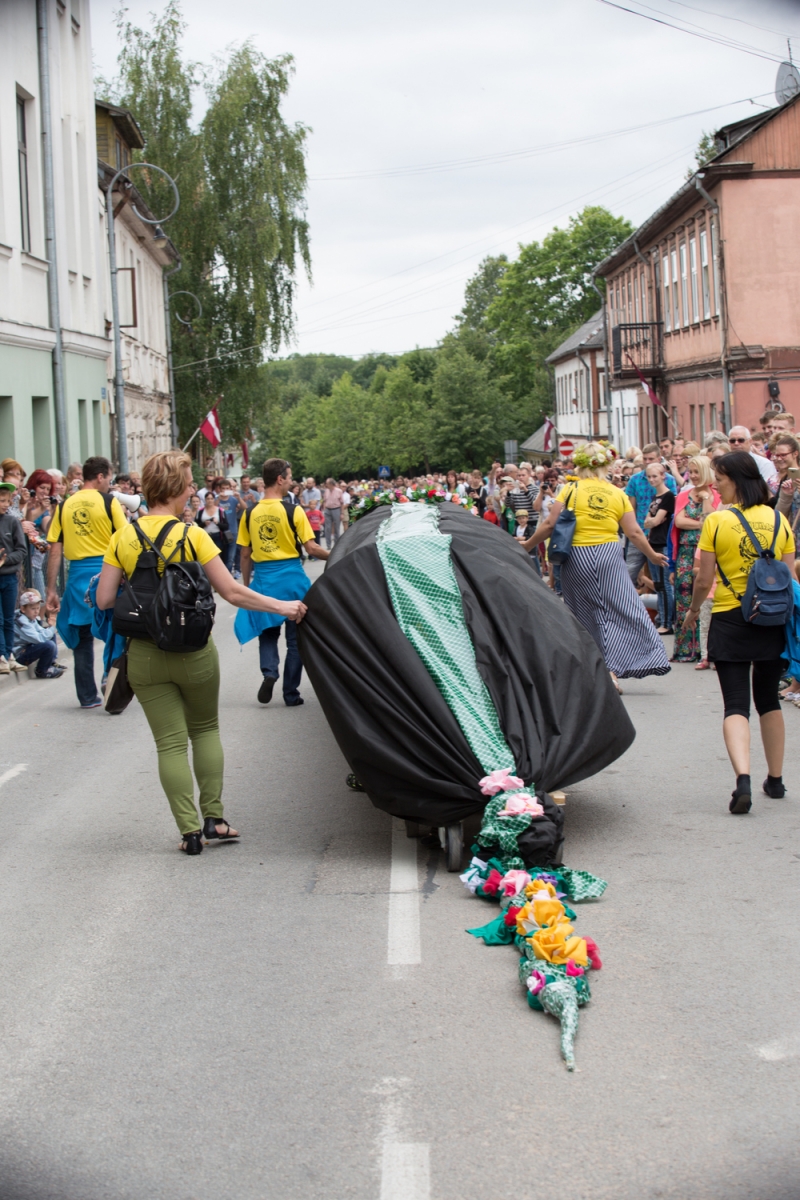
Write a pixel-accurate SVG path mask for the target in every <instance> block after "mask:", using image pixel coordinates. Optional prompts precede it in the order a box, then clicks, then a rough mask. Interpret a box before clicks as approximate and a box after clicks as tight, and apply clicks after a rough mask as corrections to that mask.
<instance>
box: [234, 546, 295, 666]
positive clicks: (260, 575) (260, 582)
mask: <svg viewBox="0 0 800 1200" xmlns="http://www.w3.org/2000/svg"><path fill="white" fill-rule="evenodd" d="M250 587H251V588H252V589H253V591H254V592H258V593H259V594H260V595H262V596H272V598H273V599H274V600H304V599H305V595H306V592H307V591H308V589H309V588H310V587H311V580H310V579H309V578H308V576H307V575H306V573H305V571H304V570H303V565H302V563H301V562H300V559H299V558H279V559H277V560H275V561H273V562H260V563H254V564H253V577H252V579H251V580H250ZM285 620H286V618H285V617H281V616H279V615H278V614H277V613H265V612H251V611H250V610H249V609H246V608H240V609H239V611H238V612H237V614H236V620H235V621H234V622H233V632H234V633H235V634H236V637H237V638H238V639H239V642H240V643H241V645H242V646H244V644H245V643H246V642H249V641H252V639H253V638H255V637H258V635H259V634H260V633H263V631H264V630H265V629H272V628H274V626H276V625H282V624H283V622H284V621H285Z"/></svg>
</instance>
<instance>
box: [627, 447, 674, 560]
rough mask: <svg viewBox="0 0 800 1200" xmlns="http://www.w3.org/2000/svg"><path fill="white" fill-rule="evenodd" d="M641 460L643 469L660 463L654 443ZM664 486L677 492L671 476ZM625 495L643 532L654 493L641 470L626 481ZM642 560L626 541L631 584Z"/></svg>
mask: <svg viewBox="0 0 800 1200" xmlns="http://www.w3.org/2000/svg"><path fill="white" fill-rule="evenodd" d="M642 459H643V462H644V467H645V469H646V468H647V467H649V466H650V464H651V463H657V462H659V461H660V459H661V451H660V450H659V448H658V446H657V445H656V444H655V442H650V443H649V444H648V445H647V446H645V447H644V449H643V450H642ZM666 484H667V487H668V488H669V489H670V491H671V492H677V490H678V485H677V483H676V481H675V480H674V479H673V477H672V475H667V476H666ZM625 494H626V495H627V496H628V497H629V499H631V500H632V501H633V506H634V514H635V516H636V523H637V524H638V526H639V528H640V529H642V530H643V529H644V522H645V517H646V516H647V514H648V513H649V512H650V505H651V504H652V503H653V499H654V498H655V491H654V490H653V488H652V487H651V486H650V484H649V483H648V481H647V476H646V475H645V472H644V471H643V470H642V471H637V472H636V474H635V475H632V476H631V478H630V480H629V481H628V486H627V487H626V488H625ZM644 560H645V555H644V552H643V551H642V550H641V549H640V548H639V546H638V544H637V545H633V544H631V542H630V540H628V543H627V545H626V547H625V561H626V563H627V565H628V574H629V575H630V577H631V581H632V582H633V583H636V580H637V579H638V578H639V572H640V571H641V569H642V567H643V566H644Z"/></svg>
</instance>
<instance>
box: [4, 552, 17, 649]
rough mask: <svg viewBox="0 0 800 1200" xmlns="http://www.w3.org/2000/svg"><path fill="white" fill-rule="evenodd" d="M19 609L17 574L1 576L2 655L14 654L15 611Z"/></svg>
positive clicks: (14, 572)
mask: <svg viewBox="0 0 800 1200" xmlns="http://www.w3.org/2000/svg"><path fill="white" fill-rule="evenodd" d="M16 607H17V572H16V571H12V572H11V573H10V574H8V575H0V654H2V656H3V658H8V657H9V656H10V655H12V654H13V653H14V609H15V608H16Z"/></svg>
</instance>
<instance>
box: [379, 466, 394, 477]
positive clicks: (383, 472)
mask: <svg viewBox="0 0 800 1200" xmlns="http://www.w3.org/2000/svg"><path fill="white" fill-rule="evenodd" d="M391 478H392V470H391V467H378V479H391Z"/></svg>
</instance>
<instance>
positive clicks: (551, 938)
mask: <svg viewBox="0 0 800 1200" xmlns="http://www.w3.org/2000/svg"><path fill="white" fill-rule="evenodd" d="M571 934H572V926H571V925H570V923H569V921H559V922H558V924H557V925H554V926H551V927H549V928H547V929H538V930H537V931H536V933H534V935H533V937H531V938H529V939H528V940H529V941H530V943H531V945H532V946H533V952H534V954H535V955H536V957H537V958H543V959H544V960H545V961H546V962H551V963H559V964H561V965H562V966H563V964H564V963H565V962H567V961H568V960H570V959H571V960H572V962H574V963H578V965H579V966H581V967H585V966H587V965H588V962H589V956H588V954H587V952H586V942H585V940H584V939H583V938H579V937H572V936H570V935H571Z"/></svg>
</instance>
